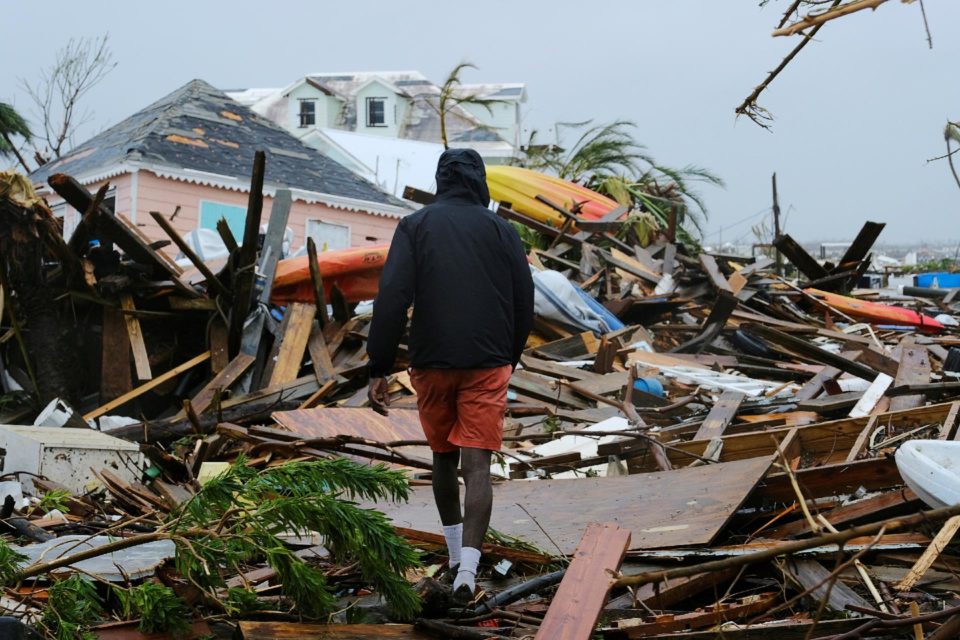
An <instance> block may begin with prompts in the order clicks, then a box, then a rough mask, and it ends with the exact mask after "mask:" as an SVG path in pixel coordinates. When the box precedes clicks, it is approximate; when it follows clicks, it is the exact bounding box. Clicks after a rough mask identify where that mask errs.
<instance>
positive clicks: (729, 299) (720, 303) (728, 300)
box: [670, 291, 740, 353]
mask: <svg viewBox="0 0 960 640" xmlns="http://www.w3.org/2000/svg"><path fill="white" fill-rule="evenodd" d="M739 303H740V300H738V299H737V297H736V296H734V295H733V294H732V293H730V292H729V291H720V292H719V294H718V295H717V300H716V302H714V304H713V306H712V307H711V309H710V315H709V316H707V320H706V322H704V323H703V327H702V328H701V329H700V333H698V334H697V335H696V336H695V337H694V338H692V339H690V340H689V341H687V342H685V343H683V344H681V345H680V346H678V347H674V348H673V349H671V350H670V352H671V353H690V352H694V353H699V352H700V351H702V350H703V348H704V347H706V346H707V345H708V344H710V343H711V342H713V339H714V338H716V337H717V336H718V335H719V334H720V332H721V331H722V330H723V328H724V327H725V326H726V324H727V320H728V319H729V318H730V315H731V314H732V313H733V312H734V311H735V310H736V308H737V305H738V304H739Z"/></svg>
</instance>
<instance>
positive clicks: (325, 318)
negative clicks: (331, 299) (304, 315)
mask: <svg viewBox="0 0 960 640" xmlns="http://www.w3.org/2000/svg"><path fill="white" fill-rule="evenodd" d="M307 259H308V260H310V281H311V282H312V283H313V295H314V298H315V300H316V303H317V317H318V318H319V319H320V328H321V329H324V328H326V326H327V324H328V323H329V322H330V314H329V313H328V312H327V298H326V295H324V292H323V275H322V274H321V273H320V265H319V264H318V263H317V260H318V258H317V243H316V242H314V241H313V238H307Z"/></svg>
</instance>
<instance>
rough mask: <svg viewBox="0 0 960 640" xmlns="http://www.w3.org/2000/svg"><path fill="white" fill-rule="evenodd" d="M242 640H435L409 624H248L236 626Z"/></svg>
mask: <svg viewBox="0 0 960 640" xmlns="http://www.w3.org/2000/svg"><path fill="white" fill-rule="evenodd" d="M239 632H240V637H241V638H243V640H381V638H397V639H402V640H435V636H433V635H429V634H426V633H423V632H422V631H418V630H417V629H415V628H414V627H413V626H412V625H409V624H304V623H300V622H251V621H242V622H240V626H239Z"/></svg>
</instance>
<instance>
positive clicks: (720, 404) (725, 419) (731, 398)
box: [693, 390, 747, 440]
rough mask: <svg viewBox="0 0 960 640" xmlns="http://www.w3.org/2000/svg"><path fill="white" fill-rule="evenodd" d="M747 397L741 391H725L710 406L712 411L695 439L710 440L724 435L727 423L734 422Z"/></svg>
mask: <svg viewBox="0 0 960 640" xmlns="http://www.w3.org/2000/svg"><path fill="white" fill-rule="evenodd" d="M746 397H747V396H746V395H745V394H743V393H741V392H739V391H732V390H727V391H724V392H723V393H722V394H721V395H720V398H719V399H718V400H717V401H716V402H715V403H714V405H713V407H711V408H710V413H708V414H707V417H706V419H704V421H703V423H702V424H701V425H700V428H699V429H698V430H697V435H695V436H693V439H694V440H710V439H712V438H719V437H720V436H722V435H723V431H724V430H725V429H726V428H727V425H728V424H730V423H731V422H733V419H734V418H735V417H736V416H737V410H738V409H739V408H740V403H741V402H743V400H744V398H746Z"/></svg>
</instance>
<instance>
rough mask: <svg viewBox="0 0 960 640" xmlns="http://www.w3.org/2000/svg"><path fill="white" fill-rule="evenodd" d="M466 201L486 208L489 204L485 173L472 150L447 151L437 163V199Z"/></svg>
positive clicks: (481, 161) (477, 155)
mask: <svg viewBox="0 0 960 640" xmlns="http://www.w3.org/2000/svg"><path fill="white" fill-rule="evenodd" d="M451 198H456V199H463V200H467V201H469V202H471V203H474V204H479V205H481V206H484V207H486V206H487V205H488V204H490V191H489V190H488V189H487V171H486V169H484V166H483V159H482V158H481V157H480V154H479V153H477V152H476V151H474V150H473V149H447V150H446V151H444V152H443V154H442V155H441V156H440V161H439V162H438V163H437V199H438V200H441V199H442V200H447V199H451Z"/></svg>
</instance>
